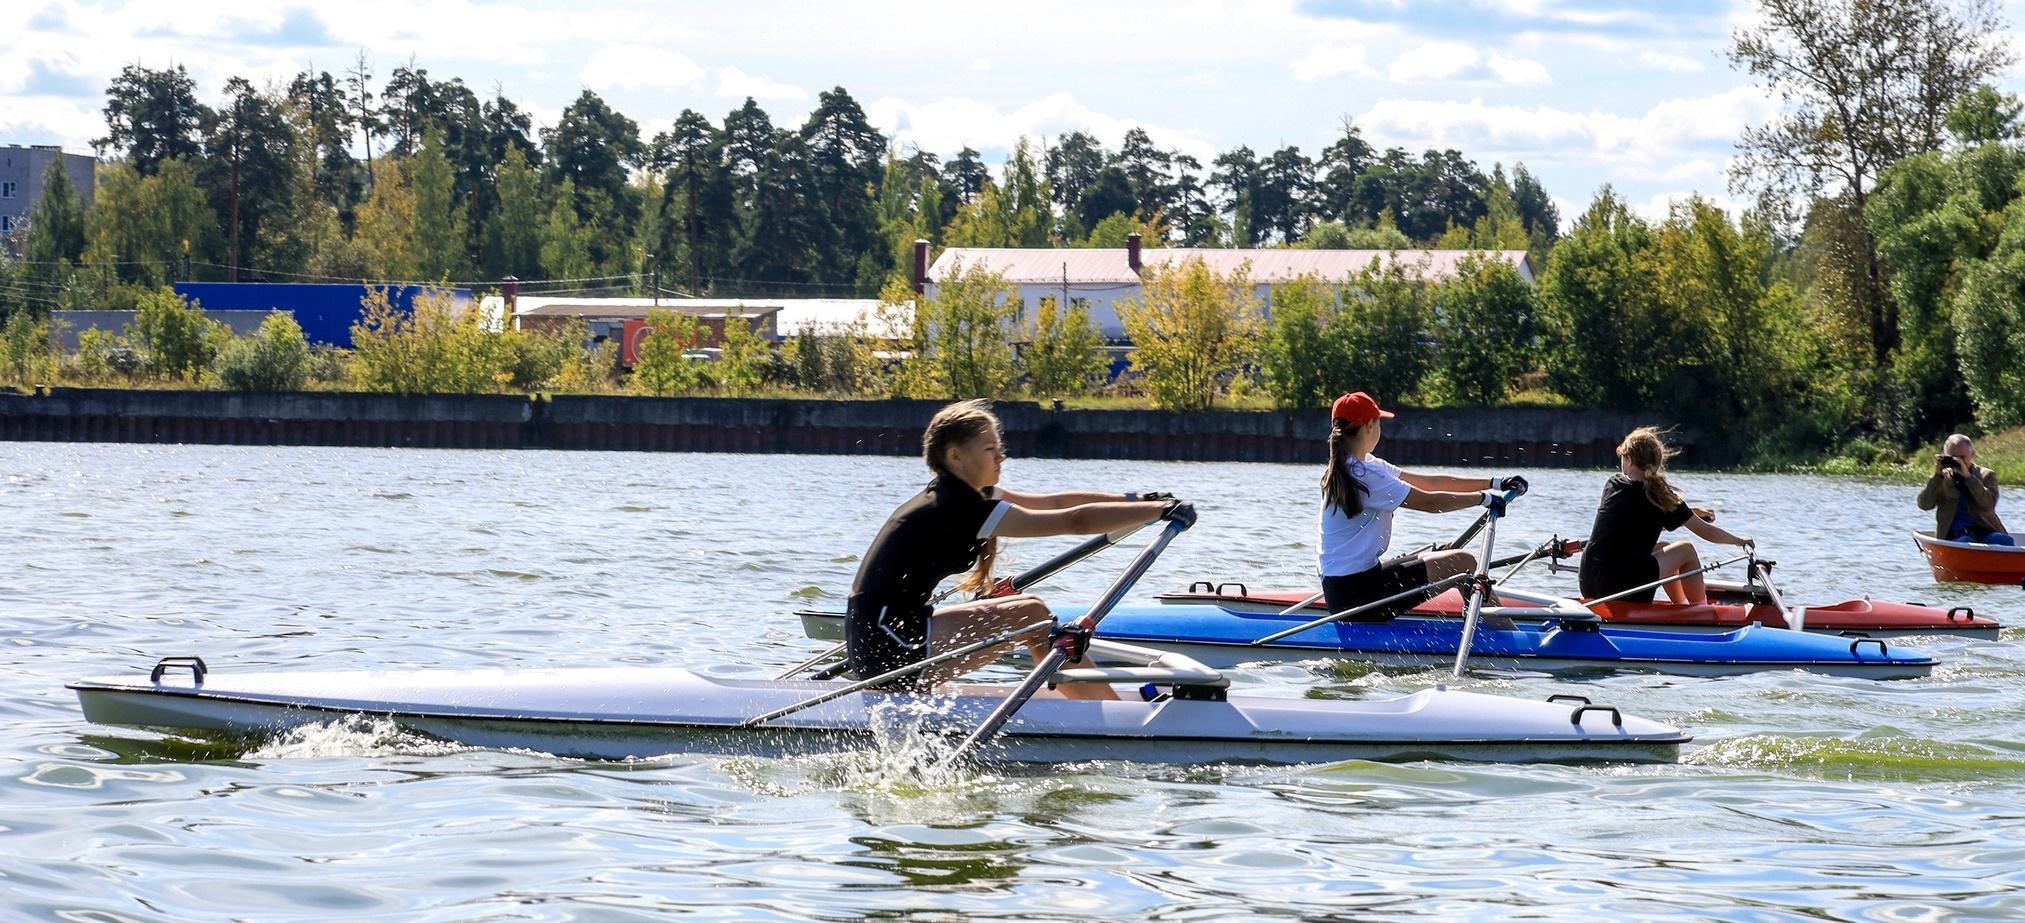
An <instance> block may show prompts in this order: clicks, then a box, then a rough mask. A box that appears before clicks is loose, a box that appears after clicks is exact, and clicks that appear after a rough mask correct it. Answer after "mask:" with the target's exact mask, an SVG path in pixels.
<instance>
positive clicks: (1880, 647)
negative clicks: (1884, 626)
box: [1849, 638, 1891, 660]
mask: <svg viewBox="0 0 2025 923" xmlns="http://www.w3.org/2000/svg"><path fill="white" fill-rule="evenodd" d="M1865 644H1875V645H1877V655H1878V656H1879V657H1890V656H1891V648H1889V647H1886V646H1885V643H1884V639H1883V638H1852V639H1850V641H1849V655H1850V656H1851V657H1855V658H1857V659H1859V660H1861V659H1863V655H1861V654H1858V653H1857V652H1856V649H1857V647H1859V646H1861V645H1865Z"/></svg>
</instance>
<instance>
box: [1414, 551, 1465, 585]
mask: <svg viewBox="0 0 2025 923" xmlns="http://www.w3.org/2000/svg"><path fill="white" fill-rule="evenodd" d="M1420 561H1421V563H1422V564H1426V565H1427V582H1429V583H1434V582H1435V581H1437V580H1442V579H1444V578H1447V577H1453V576H1455V575H1457V574H1473V573H1476V570H1477V556H1476V555H1473V554H1470V553H1469V552H1467V551H1464V550H1462V549H1460V548H1457V549H1454V550H1451V551H1430V552H1428V553H1426V554H1424V555H1421V556H1420Z"/></svg>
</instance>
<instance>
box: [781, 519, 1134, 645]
mask: <svg viewBox="0 0 2025 923" xmlns="http://www.w3.org/2000/svg"><path fill="white" fill-rule="evenodd" d="M1144 528H1146V523H1143V522H1142V523H1140V524H1138V525H1136V526H1127V527H1125V528H1123V529H1119V530H1117V531H1115V532H1106V533H1104V534H1103V535H1093V536H1090V537H1089V538H1088V539H1085V540H1084V541H1082V542H1079V543H1077V544H1076V546H1075V547H1073V548H1070V549H1069V550H1067V551H1064V552H1062V553H1061V554H1058V555H1055V556H1054V557H1052V558H1049V559H1047V560H1045V561H1042V562H1041V563H1039V564H1036V565H1034V566H1032V567H1029V568H1027V569H1026V570H1025V571H1024V572H1021V573H1019V574H1016V575H1014V576H1013V577H1012V579H1011V581H1010V583H1011V585H1012V589H1013V592H1015V593H1017V592H1019V591H1021V590H1024V589H1026V588H1027V587H1030V586H1033V585H1034V584H1036V583H1039V582H1041V581H1043V580H1046V579H1048V578H1049V577H1052V576H1054V575H1056V574H1059V573H1061V572H1062V571H1064V570H1067V569H1068V568H1069V566H1070V565H1072V564H1075V563H1076V562H1078V561H1081V560H1083V559H1084V558H1087V557H1089V556H1091V555H1093V554H1096V553H1097V552H1099V551H1103V550H1104V549H1106V548H1109V547H1111V546H1112V545H1116V544H1118V543H1119V542H1122V541H1124V540H1126V539H1128V538H1131V537H1132V534H1133V533H1135V532H1138V531H1139V530H1140V529H1144ZM958 589H959V588H958V587H950V588H949V589H947V590H943V591H942V592H941V593H939V594H936V596H935V598H934V599H931V600H929V601H928V604H929V605H930V606H933V605H935V604H936V603H939V602H941V601H943V600H945V599H948V598H949V597H950V596H952V595H954V594H955V593H956V591H957V590H958ZM844 647H845V643H844V642H842V641H839V642H837V643H836V645H835V646H834V647H831V648H830V649H829V650H826V651H824V652H822V653H820V654H817V655H816V656H814V657H811V658H809V659H807V660H804V661H802V662H801V663H799V664H796V665H795V668H794V669H792V670H789V671H787V672H786V673H782V674H781V675H779V676H776V677H774V679H777V680H781V679H792V678H793V677H795V676H797V675H799V674H800V673H801V672H802V671H803V670H806V669H808V668H810V667H813V666H815V665H816V664H819V663H822V662H823V661H825V660H828V659H830V658H832V657H835V656H837V655H838V654H841V653H843V652H844ZM838 672H842V671H841V670H840V671H838ZM835 675H836V674H835V673H831V674H829V675H827V676H819V677H817V678H818V679H828V678H830V676H835Z"/></svg>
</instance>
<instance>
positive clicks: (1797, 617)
mask: <svg viewBox="0 0 2025 923" xmlns="http://www.w3.org/2000/svg"><path fill="white" fill-rule="evenodd" d="M1752 553H1753V554H1754V555H1755V554H1756V549H1752ZM1750 570H1751V572H1752V573H1753V574H1754V575H1756V576H1757V577H1758V579H1760V580H1763V581H1764V582H1765V595H1766V596H1770V597H1772V605H1773V606H1775V607H1777V608H1778V610H1779V614H1780V615H1783V616H1785V617H1786V627H1788V628H1791V629H1793V630H1794V631H1806V630H1807V610H1806V609H1804V608H1800V609H1788V608H1786V600H1784V599H1782V598H1780V595H1779V588H1778V587H1776V586H1773V585H1772V562H1770V561H1760V560H1758V559H1757V558H1756V557H1753V558H1751V563H1750Z"/></svg>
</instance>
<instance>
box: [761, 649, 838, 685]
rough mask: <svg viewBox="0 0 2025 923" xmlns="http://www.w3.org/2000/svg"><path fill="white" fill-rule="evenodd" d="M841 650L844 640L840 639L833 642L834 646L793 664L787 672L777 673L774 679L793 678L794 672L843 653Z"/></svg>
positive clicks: (797, 672) (796, 672)
mask: <svg viewBox="0 0 2025 923" xmlns="http://www.w3.org/2000/svg"><path fill="white" fill-rule="evenodd" d="M843 652H844V642H842V641H839V642H837V643H836V644H835V645H834V646H832V647H831V648H829V649H828V650H825V651H823V652H822V653H820V654H817V655H816V656H814V657H810V658H809V659H807V660H804V661H802V662H801V663H798V664H795V665H794V668H793V669H791V670H788V671H787V672H785V673H782V674H781V675H779V676H776V677H774V679H777V680H779V679H793V678H794V677H795V675H796V674H799V673H800V672H801V671H803V670H806V669H808V668H810V667H813V666H815V665H816V664H819V663H822V662H823V661H825V660H828V659H830V658H832V657H835V656H837V655H838V654H841V653H843Z"/></svg>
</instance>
